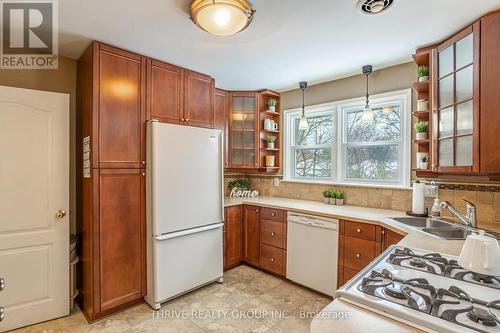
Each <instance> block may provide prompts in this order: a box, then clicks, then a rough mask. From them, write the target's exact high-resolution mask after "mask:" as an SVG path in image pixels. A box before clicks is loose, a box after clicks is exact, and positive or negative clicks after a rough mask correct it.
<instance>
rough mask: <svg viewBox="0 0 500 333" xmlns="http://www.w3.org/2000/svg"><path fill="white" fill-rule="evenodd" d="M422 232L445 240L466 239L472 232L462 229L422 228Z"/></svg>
mask: <svg viewBox="0 0 500 333" xmlns="http://www.w3.org/2000/svg"><path fill="white" fill-rule="evenodd" d="M422 231H424V232H426V233H428V234H431V235H434V236H438V237H441V238H446V239H466V238H467V236H469V235H470V234H472V233H473V232H474V231H473V230H472V229H466V228H462V227H451V228H423V229H422Z"/></svg>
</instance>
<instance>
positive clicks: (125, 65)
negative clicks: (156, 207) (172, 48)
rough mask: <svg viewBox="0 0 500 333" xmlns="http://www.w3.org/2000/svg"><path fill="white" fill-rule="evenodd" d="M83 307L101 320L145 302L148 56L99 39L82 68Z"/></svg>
mask: <svg viewBox="0 0 500 333" xmlns="http://www.w3.org/2000/svg"><path fill="white" fill-rule="evenodd" d="M77 98H78V105H79V112H81V116H82V149H81V151H80V153H81V154H82V165H81V167H82V170H80V171H79V172H82V174H83V179H82V185H81V186H82V201H83V207H82V235H81V237H82V249H81V251H82V253H81V261H82V271H83V274H82V285H81V288H80V290H81V294H82V306H83V309H82V310H83V312H84V314H85V315H86V316H87V318H88V319H90V320H94V319H97V318H99V317H102V316H104V315H106V314H108V313H110V312H113V311H115V310H117V309H119V308H122V307H125V306H128V305H130V304H133V303H134V302H137V301H140V300H142V297H143V296H144V295H145V291H146V279H145V277H146V276H145V274H146V273H145V272H146V269H145V255H146V254H145V251H146V248H145V166H146V165H145V164H146V162H145V161H146V156H145V153H146V152H145V121H146V100H145V99H146V58H145V57H143V56H140V55H137V54H134V53H131V52H127V51H124V50H121V49H117V48H114V47H111V46H108V45H104V44H100V43H97V42H94V43H92V44H91V46H90V47H89V48H88V49H87V50H86V51H85V53H84V55H83V56H82V58H81V59H80V61H79V63H78V97H77Z"/></svg>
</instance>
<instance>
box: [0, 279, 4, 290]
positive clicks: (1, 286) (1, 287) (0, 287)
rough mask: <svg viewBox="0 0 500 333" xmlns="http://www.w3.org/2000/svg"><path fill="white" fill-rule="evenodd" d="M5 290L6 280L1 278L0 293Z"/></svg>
mask: <svg viewBox="0 0 500 333" xmlns="http://www.w3.org/2000/svg"><path fill="white" fill-rule="evenodd" d="M4 289H5V279H4V278H0V291H2V290H4Z"/></svg>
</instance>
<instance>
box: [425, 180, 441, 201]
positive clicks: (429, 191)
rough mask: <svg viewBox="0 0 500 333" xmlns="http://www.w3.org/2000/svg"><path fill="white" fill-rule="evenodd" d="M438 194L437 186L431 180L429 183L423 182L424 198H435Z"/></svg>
mask: <svg viewBox="0 0 500 333" xmlns="http://www.w3.org/2000/svg"><path fill="white" fill-rule="evenodd" d="M438 196H439V186H438V185H437V184H436V183H434V182H432V183H430V184H425V197H426V198H436V197H438Z"/></svg>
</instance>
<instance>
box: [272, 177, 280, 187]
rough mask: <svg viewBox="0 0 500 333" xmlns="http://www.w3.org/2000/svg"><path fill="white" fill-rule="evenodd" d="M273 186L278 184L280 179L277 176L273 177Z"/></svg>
mask: <svg viewBox="0 0 500 333" xmlns="http://www.w3.org/2000/svg"><path fill="white" fill-rule="evenodd" d="M273 186H274V187H278V186H280V179H279V178H278V177H274V178H273Z"/></svg>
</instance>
